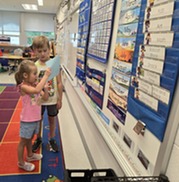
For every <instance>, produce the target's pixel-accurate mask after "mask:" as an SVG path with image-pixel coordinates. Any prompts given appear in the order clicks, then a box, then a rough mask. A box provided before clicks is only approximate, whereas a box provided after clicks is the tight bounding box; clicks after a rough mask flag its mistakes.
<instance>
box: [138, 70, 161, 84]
mask: <svg viewBox="0 0 179 182" xmlns="http://www.w3.org/2000/svg"><path fill="white" fill-rule="evenodd" d="M140 76H141V78H142V79H144V80H146V81H148V82H149V83H152V84H154V85H160V75H159V74H157V73H154V72H150V71H147V70H143V74H141V75H140Z"/></svg>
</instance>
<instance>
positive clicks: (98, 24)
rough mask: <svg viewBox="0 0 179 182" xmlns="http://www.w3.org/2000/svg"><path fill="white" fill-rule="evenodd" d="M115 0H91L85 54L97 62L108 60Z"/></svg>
mask: <svg viewBox="0 0 179 182" xmlns="http://www.w3.org/2000/svg"><path fill="white" fill-rule="evenodd" d="M115 5H116V0H109V1H101V2H100V3H99V0H93V2H92V14H91V24H90V36H89V45H88V51H87V56H88V57H91V58H93V59H95V60H97V61H99V62H102V63H106V62H107V61H108V56H109V50H110V45H111V37H112V29H113V20H114V14H115Z"/></svg>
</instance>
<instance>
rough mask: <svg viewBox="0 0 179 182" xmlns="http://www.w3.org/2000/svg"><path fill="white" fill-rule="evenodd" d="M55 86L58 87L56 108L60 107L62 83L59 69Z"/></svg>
mask: <svg viewBox="0 0 179 182" xmlns="http://www.w3.org/2000/svg"><path fill="white" fill-rule="evenodd" d="M57 88H58V100H57V109H61V107H62V93H63V84H62V78H61V71H60V73H59V74H58V76H57Z"/></svg>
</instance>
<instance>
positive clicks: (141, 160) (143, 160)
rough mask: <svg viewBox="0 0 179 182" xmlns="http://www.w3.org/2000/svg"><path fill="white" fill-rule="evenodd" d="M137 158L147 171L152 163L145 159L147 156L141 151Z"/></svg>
mask: <svg viewBox="0 0 179 182" xmlns="http://www.w3.org/2000/svg"><path fill="white" fill-rule="evenodd" d="M137 157H138V159H139V160H140V162H141V163H142V165H143V166H144V167H145V169H148V167H149V164H150V162H149V160H148V159H147V158H146V157H145V155H144V154H143V152H142V151H141V150H139V152H138V154H137Z"/></svg>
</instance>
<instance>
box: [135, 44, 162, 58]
mask: <svg viewBox="0 0 179 182" xmlns="http://www.w3.org/2000/svg"><path fill="white" fill-rule="evenodd" d="M142 46H143V48H142V49H141V47H140V50H139V55H142V53H143V54H144V57H150V58H154V59H161V60H164V59H165V47H157V46H144V45H142Z"/></svg>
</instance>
